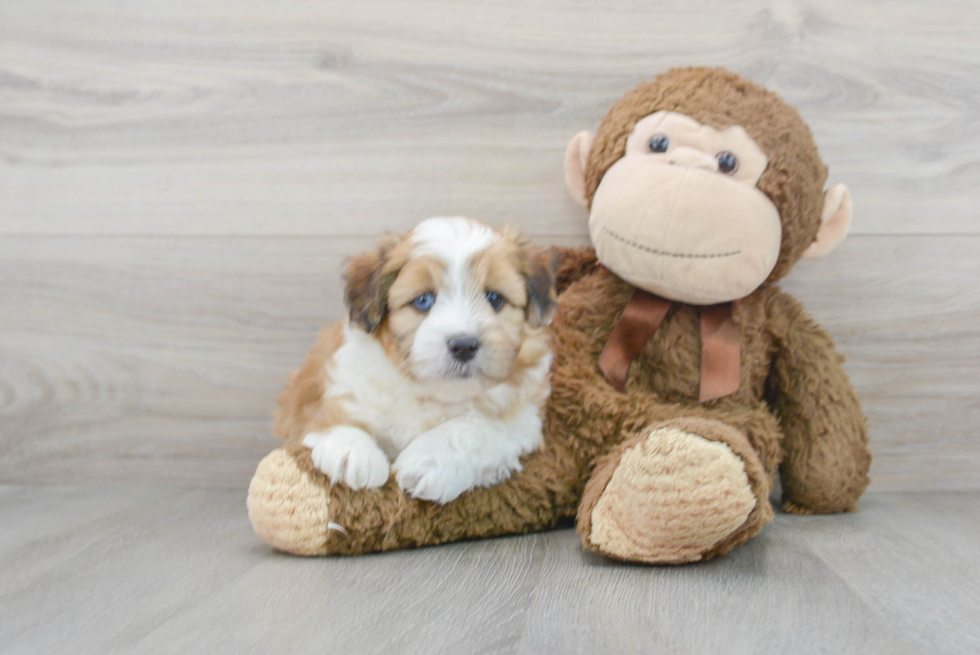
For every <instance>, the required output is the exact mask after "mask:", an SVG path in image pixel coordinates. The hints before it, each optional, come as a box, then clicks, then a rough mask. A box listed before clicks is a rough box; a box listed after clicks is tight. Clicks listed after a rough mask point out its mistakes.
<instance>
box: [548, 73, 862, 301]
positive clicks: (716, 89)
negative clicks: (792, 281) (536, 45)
mask: <svg viewBox="0 0 980 655" xmlns="http://www.w3.org/2000/svg"><path fill="white" fill-rule="evenodd" d="M826 179H827V168H826V167H825V166H824V164H823V162H822V161H821V160H820V154H819V153H818V152H817V147H816V144H815V143H814V141H813V135H812V134H811V133H810V130H809V128H808V127H807V126H806V124H805V123H804V122H803V119H802V118H800V115H799V113H798V112H797V111H796V110H795V109H794V108H793V107H791V106H789V105H787V104H786V103H785V102H783V101H782V100H781V99H780V98H779V97H778V96H776V95H775V94H774V93H772V92H770V91H768V90H766V89H764V88H762V87H760V86H758V85H756V84H753V83H751V82H749V81H747V80H745V79H743V78H741V77H739V76H738V75H735V74H734V73H730V72H728V71H725V70H722V69H716V68H686V69H675V70H672V71H670V72H668V73H665V74H663V75H661V76H660V77H658V78H656V79H655V80H654V81H653V82H650V83H648V84H642V85H640V86H639V87H637V88H636V89H634V90H633V91H631V92H630V93H628V94H627V95H626V96H625V97H623V98H622V99H620V100H619V101H618V102H617V103H616V104H615V105H613V107H612V109H610V110H609V113H608V114H606V117H605V118H604V119H603V121H602V124H601V125H600V126H599V130H598V131H597V132H596V135H595V137H594V138H593V137H592V135H591V134H589V133H588V132H580V133H579V134H577V135H576V136H575V138H573V139H572V141H571V143H569V144H568V149H567V150H566V152H565V181H566V182H567V184H568V188H569V190H570V191H571V193H572V195H573V196H574V197H575V199H576V200H578V201H579V202H580V203H581V204H582V205H583V206H585V207H588V208H589V209H590V212H591V213H590V217H589V232H590V234H591V237H592V243H593V245H594V246H595V248H596V253H597V255H598V257H599V261H601V262H602V263H603V264H604V265H605V266H606V267H607V268H609V269H610V270H612V271H613V272H614V273H616V274H617V275H619V276H620V277H621V278H623V279H624V280H626V281H627V282H630V283H631V284H633V285H635V286H637V287H640V288H642V289H645V290H647V291H650V292H652V293H655V294H657V295H660V296H663V297H664V298H668V299H670V300H676V301H680V302H687V303H692V304H698V305H707V304H713V303H720V302H727V301H731V300H736V299H739V298H743V297H745V296H747V295H749V294H750V293H751V292H752V291H754V290H755V289H757V288H758V287H760V286H762V285H763V284H767V283H772V282H775V281H776V280H778V279H779V278H781V277H783V276H784V275H785V274H786V273H787V272H788V271H789V269H790V268H791V267H792V266H793V264H795V263H796V262H797V261H798V260H799V259H800V258H801V257H808V258H816V257H821V256H823V255H826V254H827V253H829V252H830V251H832V250H833V249H834V248H835V247H836V246H837V245H838V244H839V243H840V242H841V241H842V240H843V239H844V237H845V236H846V234H847V230H848V227H849V226H850V221H851V200H850V194H849V193H848V191H847V188H846V187H845V186H844V185H842V184H839V185H836V186H834V187H832V188H831V189H829V190H828V191H826V192H824V183H825V182H826Z"/></svg>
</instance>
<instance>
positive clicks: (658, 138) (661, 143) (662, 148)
mask: <svg viewBox="0 0 980 655" xmlns="http://www.w3.org/2000/svg"><path fill="white" fill-rule="evenodd" d="M649 146H650V152H667V149H668V148H670V139H669V138H667V135H666V134H654V135H653V136H652V137H650V143H649Z"/></svg>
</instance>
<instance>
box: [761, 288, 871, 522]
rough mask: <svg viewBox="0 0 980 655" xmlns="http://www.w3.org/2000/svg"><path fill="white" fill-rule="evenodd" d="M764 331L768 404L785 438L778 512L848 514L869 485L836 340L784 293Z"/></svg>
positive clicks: (854, 401)
mask: <svg viewBox="0 0 980 655" xmlns="http://www.w3.org/2000/svg"><path fill="white" fill-rule="evenodd" d="M768 313H769V327H770V330H771V333H772V335H773V336H774V338H775V342H776V345H777V352H776V354H775V356H774V359H773V363H772V370H771V372H770V374H769V380H768V383H767V391H766V399H767V401H768V402H769V404H770V406H771V407H772V408H773V410H774V411H775V413H776V415H777V416H778V417H779V422H780V425H781V428H782V431H783V434H784V441H783V449H784V451H785V452H784V455H785V457H784V459H783V463H782V466H781V478H782V484H783V497H784V501H785V506H784V509H786V510H787V511H790V512H794V513H802V514H809V513H820V514H823V513H831V512H841V511H846V510H852V509H854V508H855V506H856V504H857V499H858V497H860V495H861V494H862V492H864V489H865V487H867V486H868V468H869V467H870V465H871V454H870V452H869V451H868V428H867V423H866V421H865V418H864V415H863V414H862V413H861V406H860V403H859V402H858V398H857V394H856V393H855V391H854V388H853V387H852V386H851V383H850V381H849V380H848V379H847V375H846V374H845V373H844V369H843V368H842V366H841V364H842V363H843V361H844V358H843V357H842V356H841V355H840V354H839V353H838V352H837V351H836V350H835V349H834V342H833V341H832V340H831V338H830V337H829V336H827V333H826V332H824V331H823V329H821V328H820V326H819V325H817V324H816V323H815V322H814V321H813V319H811V318H810V317H809V316H808V315H807V314H806V312H805V311H804V309H803V307H802V305H800V303H799V302H798V301H797V300H796V299H794V298H793V297H792V296H790V295H789V294H786V293H784V292H782V291H778V290H777V291H775V292H774V293H773V296H772V298H771V299H770V301H769V311H768Z"/></svg>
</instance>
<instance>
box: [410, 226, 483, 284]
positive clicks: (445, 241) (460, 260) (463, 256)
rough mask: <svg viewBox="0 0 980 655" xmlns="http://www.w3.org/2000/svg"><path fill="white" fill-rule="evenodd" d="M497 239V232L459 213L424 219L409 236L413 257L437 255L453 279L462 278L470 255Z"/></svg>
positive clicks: (480, 250)
mask: <svg viewBox="0 0 980 655" xmlns="http://www.w3.org/2000/svg"><path fill="white" fill-rule="evenodd" d="M499 239H500V235H499V234H497V233H496V232H494V231H493V230H492V229H491V228H490V227H488V226H486V225H484V224H483V223H480V222H478V221H474V220H472V219H469V218H464V217H462V216H448V217H435V218H429V219H426V220H424V221H422V222H421V223H419V224H418V226H416V228H415V229H414V230H412V233H411V235H410V236H409V240H410V241H411V242H412V244H413V245H414V246H415V249H414V251H413V253H412V254H413V256H420V255H431V256H433V257H438V258H439V259H441V260H442V261H444V262H445V263H446V267H447V269H448V270H449V271H450V272H451V277H454V278H455V279H457V280H459V279H462V278H463V277H464V275H465V273H466V266H467V265H468V264H469V261H470V259H471V258H472V257H473V255H475V254H477V253H479V252H482V251H484V250H486V249H487V248H488V247H489V246H490V245H491V244H493V243H494V242H496V241H498V240H499Z"/></svg>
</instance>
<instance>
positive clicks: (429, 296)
mask: <svg viewBox="0 0 980 655" xmlns="http://www.w3.org/2000/svg"><path fill="white" fill-rule="evenodd" d="M434 304H436V296H435V294H434V293H432V292H430V291H426V292H425V293H423V294H422V295H421V296H419V297H418V298H416V299H415V300H413V301H412V307H414V308H415V309H417V310H419V311H420V312H427V311H429V310H430V309H432V306H433V305H434Z"/></svg>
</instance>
